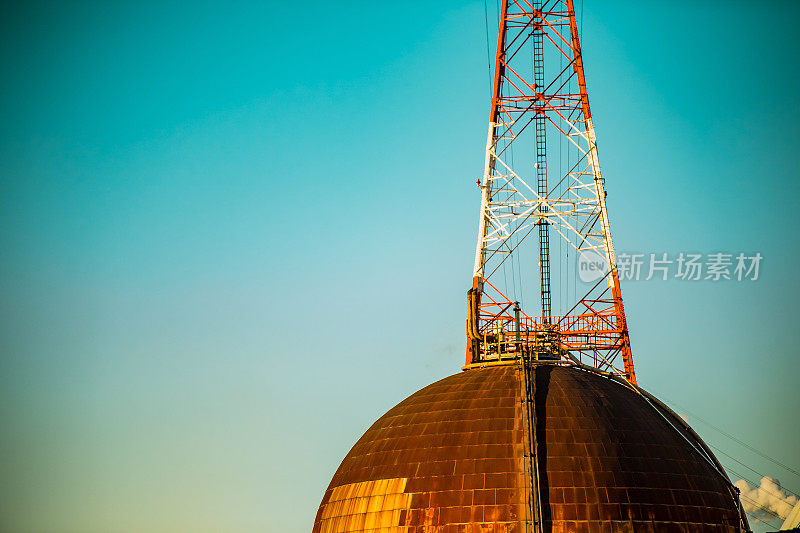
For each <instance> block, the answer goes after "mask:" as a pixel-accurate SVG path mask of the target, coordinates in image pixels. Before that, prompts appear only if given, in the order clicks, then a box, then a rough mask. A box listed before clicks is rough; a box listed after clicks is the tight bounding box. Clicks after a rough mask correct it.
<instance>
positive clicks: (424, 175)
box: [0, 1, 800, 533]
mask: <svg viewBox="0 0 800 533" xmlns="http://www.w3.org/2000/svg"><path fill="white" fill-rule="evenodd" d="M493 3H494V2H490V4H493ZM0 9H2V11H0V26H2V29H1V30H0V40H1V41H2V45H1V46H0V91H2V98H0V113H1V115H0V116H2V122H0V162H1V163H2V166H0V416H2V430H3V437H2V439H0V478H1V479H3V482H2V489H0V530H2V531H10V532H11V531H13V532H15V533H26V532H58V533H62V532H63V533H72V532H75V533H78V532H80V533H92V532H97V533H101V532H102V533H116V532H140V531H150V532H187V533H190V532H191V533H202V532H218V531H225V532H256V531H275V532H282V533H286V532H290V533H293V532H305V531H309V530H310V528H311V524H312V523H313V518H314V514H315V512H316V508H317V506H318V504H319V501H320V499H321V497H322V494H323V492H324V490H325V488H326V486H327V483H328V482H329V480H330V477H331V476H332V474H333V472H334V471H335V469H336V468H337V466H338V464H339V462H340V461H341V459H342V458H343V457H344V455H345V454H346V453H347V451H348V450H349V448H350V446H352V444H353V443H355V441H356V439H357V438H358V437H359V436H360V435H361V434H362V433H363V431H365V430H366V428H367V427H368V426H369V425H370V424H371V423H372V422H373V421H374V420H375V419H376V418H378V417H379V416H380V415H381V414H382V413H383V412H385V411H386V410H387V409H388V408H390V407H391V406H392V405H394V404H395V403H397V402H399V401H400V400H402V399H403V398H404V397H406V396H408V395H409V394H411V393H412V392H414V391H416V390H417V389H419V388H421V387H423V386H425V385H427V384H429V383H431V382H433V381H435V380H437V379H440V378H442V377H444V376H446V375H449V374H452V373H454V372H457V371H458V369H459V366H460V365H461V364H462V361H463V348H464V333H463V330H464V317H465V316H464V314H465V305H466V304H465V291H466V289H467V288H468V286H469V283H470V276H471V268H472V259H473V250H474V244H475V235H476V219H477V213H478V202H479V198H478V194H477V191H476V188H475V185H474V180H475V178H476V177H477V176H478V175H480V174H481V172H482V165H483V157H484V154H483V151H484V147H485V134H486V125H487V120H488V72H487V65H486V34H485V22H484V5H483V2H463V3H462V2H423V1H419V2H412V1H404V2H391V3H390V2H336V3H331V2H313V1H312V2H303V3H300V4H297V3H287V2H281V3H272V4H270V3H260V4H257V3H238V2H234V3H230V2H224V3H223V2H219V3H213V2H201V3H194V2H193V3H180V2H166V3H141V2H136V3H85V2H80V3H75V4H74V5H72V6H67V5H64V4H62V3H39V2H14V3H11V2H6V3H4V4H3V7H2V8H0ZM490 11H491V9H490ZM583 20H584V30H583V31H584V39H583V48H584V58H585V64H586V75H587V80H588V85H589V95H590V100H591V104H592V109H593V115H594V119H595V127H596V130H597V136H598V146H599V153H600V161H601V165H602V168H603V172H604V175H605V177H606V179H607V189H608V191H609V196H608V205H609V210H610V216H611V223H612V230H613V233H614V239H615V244H616V247H617V249H618V250H623V251H641V252H670V253H675V252H680V251H688V252H701V253H711V252H717V251H723V252H730V253H736V252H740V251H742V252H747V253H755V252H760V253H761V254H762V255H763V256H764V260H763V263H762V269H761V278H760V279H759V280H758V281H757V282H750V283H736V282H722V283H712V282H693V283H692V282H680V281H670V282H660V281H650V282H645V281H639V282H629V283H627V284H624V285H623V294H624V297H625V303H626V310H627V313H628V322H629V326H630V330H631V339H632V344H633V350H634V357H635V361H636V367H637V376H638V378H639V382H640V384H641V385H643V386H644V387H645V388H647V389H649V390H651V391H652V392H654V393H656V394H657V395H661V396H662V397H664V398H666V399H668V400H670V401H672V402H674V403H675V404H677V405H679V406H683V411H681V409H679V408H678V409H677V410H678V411H679V412H682V413H683V414H687V415H688V419H689V421H690V423H692V424H693V425H694V426H695V428H696V429H697V430H698V432H699V433H700V435H701V436H703V437H704V438H705V439H706V440H707V441H708V442H709V444H711V445H713V446H716V447H718V448H719V449H722V450H724V451H725V452H726V453H728V454H730V455H732V456H733V457H735V458H736V459H738V460H740V461H742V462H744V463H745V464H747V465H748V466H750V467H752V468H754V469H755V470H756V471H757V472H760V473H765V474H770V475H773V476H775V477H777V478H779V479H780V480H781V481H782V482H783V483H784V484H785V485H786V486H788V487H790V488H792V489H793V490H795V491H798V490H800V477H798V476H793V475H792V474H790V473H788V472H787V471H785V470H782V469H781V468H779V467H778V466H776V465H774V464H773V463H770V462H769V461H766V460H765V459H763V458H762V457H759V456H757V455H755V454H752V453H751V452H749V451H747V450H746V449H743V448H741V447H739V446H738V445H736V444H735V443H733V442H732V441H730V440H729V439H726V438H725V437H723V436H722V435H721V434H719V433H718V432H716V431H715V430H713V429H711V428H710V427H708V426H706V425H705V424H704V423H702V422H701V419H702V420H708V421H711V422H712V423H713V424H715V425H716V426H719V427H720V428H724V429H725V430H726V431H728V432H729V433H731V434H733V435H735V436H737V437H739V438H740V439H742V440H744V441H745V442H747V443H749V444H751V445H752V446H754V447H756V448H757V449H759V450H762V451H763V452H764V453H765V454H767V455H769V456H772V457H775V458H778V459H780V460H781V461H783V462H784V463H787V464H788V465H790V466H793V468H795V469H798V466H800V450H799V449H798V444H797V443H798V442H800V424H798V422H797V412H798V409H799V408H800V396H798V394H797V382H798V376H800V358H799V357H798V355H800V354H799V353H798V352H799V350H798V325H797V308H798V300H799V299H800V281H799V280H798V273H797V272H798V264H800V241H799V240H798V238H797V233H796V232H797V228H798V223H800V217H798V214H797V205H796V202H797V198H798V197H800V181H799V180H798V177H800V176H798V174H799V173H798V163H797V161H798V159H797V151H798V141H800V120H799V119H800V107H799V105H800V102H799V100H798V85H799V83H798V81H799V80H798V69H797V52H798V50H799V49H800V37H799V36H798V33H797V31H796V24H797V20H800V3H797V2H789V1H783V2H767V3H761V4H759V5H758V6H755V5H753V3H752V2H739V1H730V2H721V1H717V2H677V3H676V2H667V1H658V2H656V1H653V2H606V1H604V2H587V3H586V6H585V8H584V19H583ZM494 39H495V36H494V35H492V36H491V40H492V41H494ZM492 46H494V44H492ZM698 417H700V418H698ZM720 459H722V460H723V463H725V464H726V465H732V466H734V467H736V464H735V463H732V462H731V461H730V460H727V458H726V457H724V456H722V455H720ZM743 473H745V474H748V475H749V476H750V477H751V478H757V475H756V474H754V473H752V472H749V471H746V472H743ZM732 476H733V474H732ZM734 477H735V476H734Z"/></svg>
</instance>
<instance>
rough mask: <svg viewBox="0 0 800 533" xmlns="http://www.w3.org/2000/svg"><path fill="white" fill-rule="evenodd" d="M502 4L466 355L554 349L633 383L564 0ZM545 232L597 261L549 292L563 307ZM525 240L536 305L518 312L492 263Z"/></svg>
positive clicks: (572, 24) (517, 252) (504, 0)
mask: <svg viewBox="0 0 800 533" xmlns="http://www.w3.org/2000/svg"><path fill="white" fill-rule="evenodd" d="M501 4H502V5H501V8H500V13H499V24H498V26H499V34H498V41H497V53H496V57H495V69H494V84H493V93H492V100H491V113H490V121H489V133H488V139H487V142H486V158H485V168H484V174H483V178H482V180H480V181H479V186H480V190H481V208H480V217H479V226H478V243H477V247H476V252H475V267H474V273H473V280H472V288H471V289H470V290H469V291H468V307H469V312H468V319H467V334H468V343H467V364H471V363H481V362H485V361H490V360H497V359H505V358H517V357H521V356H522V355H526V356H534V357H539V358H549V359H555V358H562V359H564V360H573V361H580V362H582V363H584V364H590V365H592V366H594V367H595V368H598V369H600V370H602V371H605V372H610V373H613V374H616V375H619V376H622V377H624V378H625V379H627V380H628V381H630V382H632V383H635V381H636V377H635V374H634V369H633V359H632V356H631V348H630V340H629V336H628V328H627V324H626V321H625V311H624V308H623V305H622V293H621V290H620V283H619V276H618V273H617V265H616V259H615V256H614V247H613V244H612V241H611V232H610V228H609V222H608V213H607V210H606V192H605V189H604V180H603V178H602V176H601V175H600V167H599V164H598V158H597V146H596V141H595V132H594V128H593V126H592V114H591V110H590V108H589V99H588V95H587V91H586V80H585V77H584V71H583V61H582V58H581V47H580V39H579V29H578V26H577V23H576V19H575V9H574V6H573V2H572V0H550V1H544V0H538V1H537V0H501ZM554 140H555V141H554ZM548 141H549V142H550V143H551V144H552V145H553V146H555V143H558V142H560V143H562V144H564V145H565V146H568V147H569V149H570V150H571V151H572V153H574V154H575V157H574V161H569V165H562V167H561V168H555V165H551V166H550V167H548V151H547V144H548ZM551 159H552V158H551ZM551 236H552V237H553V238H554V239H556V241H558V240H559V239H560V240H561V241H562V242H561V244H562V245H564V247H565V248H569V249H571V250H573V257H581V256H583V257H585V258H587V260H588V261H587V263H594V264H596V263H597V261H598V260H597V258H600V259H601V260H602V262H603V263H604V265H603V266H602V267H601V269H600V270H599V271H598V272H597V275H598V279H596V282H595V283H593V285H592V284H587V285H586V287H585V288H588V290H587V291H585V293H584V289H581V290H580V293H583V294H582V296H578V294H579V293H578V291H577V290H576V291H575V292H576V294H575V297H573V298H572V299H571V300H570V301H567V302H565V301H560V302H559V303H560V305H562V309H565V311H564V312H563V313H562V314H554V313H553V311H552V299H553V295H552V294H551V268H550V267H551V264H550V263H551V261H550V251H551V250H550V248H551V243H550V237H551ZM536 238H538V243H535V242H533V241H535V239H536ZM564 243H566V244H564ZM531 246H533V248H532V249H533V250H537V254H536V256H538V262H539V265H538V271H539V282H540V283H539V285H540V291H539V293H540V301H541V303H540V311H541V312H540V313H539V314H535V313H531V314H528V313H526V312H525V310H523V309H521V308H520V305H519V303H517V302H516V301H513V300H512V299H511V298H510V297H509V296H508V295H509V294H510V291H509V287H508V283H504V280H503V276H502V274H503V267H504V266H508V264H509V262H511V264H512V265H513V263H514V260H515V258H516V260H517V262H519V257H520V256H521V255H524V252H523V251H524V249H525V248H529V249H530V248H531ZM558 260H559V261H561V260H563V259H562V258H561V257H559V258H558ZM556 263H558V261H556ZM554 266H555V265H554ZM559 272H560V270H559ZM574 274H575V275H577V269H576V271H575V272H574ZM520 281H521V280H520ZM589 287H591V288H589ZM561 300H564V298H562V299H561Z"/></svg>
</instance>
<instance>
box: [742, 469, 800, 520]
mask: <svg viewBox="0 0 800 533" xmlns="http://www.w3.org/2000/svg"><path fill="white" fill-rule="evenodd" d="M734 485H735V486H736V488H738V489H739V490H740V491H741V494H740V498H741V500H742V506H743V507H744V510H745V511H747V512H748V513H759V512H761V513H768V514H772V515H776V516H777V517H778V518H780V519H781V520H785V519H786V517H787V516H789V513H790V512H791V510H792V507H794V506H795V504H796V503H797V502H798V498H797V496H793V495H791V494H789V493H788V492H786V491H785V490H783V487H781V482H780V481H778V480H777V479H775V478H772V477H767V476H764V477H762V478H761V486H758V487H754V486H751V485H750V484H749V483H747V481H745V480H743V479H740V480H739V481H737V482H736V483H734Z"/></svg>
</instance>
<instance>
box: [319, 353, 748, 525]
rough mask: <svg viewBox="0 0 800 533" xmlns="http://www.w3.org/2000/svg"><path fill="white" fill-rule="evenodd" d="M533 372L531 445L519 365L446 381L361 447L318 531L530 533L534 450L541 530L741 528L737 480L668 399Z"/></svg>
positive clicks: (554, 372)
mask: <svg viewBox="0 0 800 533" xmlns="http://www.w3.org/2000/svg"><path fill="white" fill-rule="evenodd" d="M532 374H533V377H532V379H531V380H530V382H531V385H529V387H530V389H533V390H532V391H531V394H530V397H532V399H533V401H532V404H533V405H534V406H535V407H534V408H533V409H534V411H535V420H536V423H535V427H536V431H535V434H536V436H537V444H538V445H537V446H536V447H535V452H536V453H530V452H529V448H528V447H527V444H526V429H525V422H524V421H525V420H526V416H525V412H524V411H525V409H526V405H525V403H526V400H525V398H526V397H527V395H526V394H525V387H526V385H525V384H524V383H525V380H524V379H523V370H522V369H521V367H520V365H518V364H506V365H497V366H487V367H483V368H475V369H471V370H468V371H466V372H462V373H459V374H456V375H453V376H450V377H447V378H445V379H442V380H441V381H438V382H436V383H434V384H432V385H429V386H428V387H425V388H424V389H422V390H420V391H418V392H416V393H415V394H412V395H411V396H409V397H408V398H407V399H405V400H403V401H402V402H400V403H399V404H398V405H397V406H395V407H394V408H392V409H391V410H390V411H389V412H387V413H386V414H385V415H383V416H382V417H381V418H380V419H378V421H377V422H375V423H374V424H373V425H372V427H370V428H369V430H368V431H367V432H366V433H365V434H364V435H363V436H362V437H361V439H359V441H358V442H357V443H356V444H355V446H353V448H352V450H350V453H348V454H347V456H346V457H345V459H344V461H342V464H341V465H340V466H339V469H338V470H337V471H336V474H335V475H334V476H333V479H332V480H331V483H330V485H329V487H328V489H327V490H326V492H325V495H324V497H323V499H322V503H321V505H320V507H319V511H318V513H317V516H316V520H315V523H314V529H313V531H314V533H328V532H362V531H363V532H369V531H386V532H390V531H398V532H399V531H403V532H408V533H422V532H423V531H424V532H426V533H427V532H432V531H436V532H448V533H449V532H451V531H452V532H455V531H469V532H472V531H492V532H520V533H522V532H527V531H533V529H531V528H530V526H529V525H528V524H529V523H530V522H531V518H530V517H531V515H532V513H531V505H530V502H531V486H532V483H531V476H530V470H531V466H530V465H531V464H532V463H531V460H530V458H531V457H535V462H536V463H537V464H536V466H538V471H539V474H538V484H539V490H538V492H537V494H539V495H540V502H541V516H542V522H541V531H545V532H550V531H552V532H577V531H591V532H595V531H597V532H600V531H603V532H605V531H609V532H611V531H626V532H627V531H636V532H638V531H681V532H706V531H708V532H719V533H722V532H734V531H742V527H743V526H742V522H740V514H741V511H740V508H739V506H738V504H737V502H738V499H737V498H736V496H735V493H734V492H733V491H732V489H731V485H730V482H729V480H728V479H727V477H726V476H725V474H724V473H723V471H722V470H721V469H720V467H719V465H718V463H717V461H716V459H715V458H714V456H713V455H712V454H711V452H710V451H709V450H708V448H707V447H706V446H705V444H703V443H702V441H701V440H700V439H699V437H697V436H696V435H695V434H694V433H693V432H692V431H691V430H690V429H689V428H688V426H686V425H685V424H684V423H683V421H682V420H680V419H679V418H678V417H677V416H675V415H674V414H673V413H672V412H671V411H669V410H668V409H667V408H666V407H664V406H662V405H660V404H658V402H656V401H654V400H653V399H648V397H647V396H644V395H642V394H641V393H639V392H637V391H636V390H635V389H632V388H630V387H626V386H624V385H623V384H620V383H618V382H616V381H614V380H612V379H609V378H607V377H604V376H601V375H597V374H594V373H591V372H587V371H585V370H582V369H579V368H576V367H567V366H561V365H556V364H540V365H536V366H535V367H534V368H533V370H532ZM530 389H529V390H530Z"/></svg>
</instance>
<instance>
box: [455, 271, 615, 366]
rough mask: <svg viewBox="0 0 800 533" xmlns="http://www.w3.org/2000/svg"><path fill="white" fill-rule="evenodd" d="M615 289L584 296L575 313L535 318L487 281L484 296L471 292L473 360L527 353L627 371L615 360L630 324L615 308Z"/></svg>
mask: <svg viewBox="0 0 800 533" xmlns="http://www.w3.org/2000/svg"><path fill="white" fill-rule="evenodd" d="M487 288H491V291H487V290H486V289H487ZM610 292H611V289H610V288H607V289H606V290H605V291H603V292H601V293H600V296H601V297H600V298H594V299H592V300H586V299H584V300H580V301H579V302H578V304H576V306H575V307H576V308H577V309H573V310H571V312H570V314H567V315H551V316H548V317H535V318H534V317H531V316H530V315H528V314H526V313H525V312H524V311H522V309H521V308H520V307H519V303H518V302H513V301H511V300H510V299H509V298H507V297H506V296H505V295H504V294H503V293H502V292H501V291H500V290H499V289H497V287H495V286H494V285H492V284H491V283H490V282H488V281H487V280H484V290H483V291H482V292H481V293H480V296H478V292H477V291H475V290H474V289H471V290H470V291H469V293H468V302H469V307H470V309H469V313H468V318H467V334H468V336H469V337H471V338H472V339H473V340H474V341H476V342H474V345H475V353H473V357H472V362H473V363H480V362H487V361H497V360H507V359H517V358H519V357H523V356H530V357H531V358H533V359H547V360H558V359H561V360H564V361H575V360H577V361H578V362H581V363H583V364H589V365H591V366H593V367H595V368H597V369H599V370H602V371H605V372H611V373H614V374H619V375H622V376H625V371H624V369H621V368H618V367H617V365H616V364H615V363H616V362H617V361H616V360H617V356H618V355H619V354H620V353H622V352H623V350H624V349H625V342H626V339H627V335H626V329H625V326H624V324H621V323H620V320H619V315H618V314H617V313H616V312H615V309H614V299H613V297H612V295H611V294H610ZM605 296H607V297H605Z"/></svg>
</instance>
